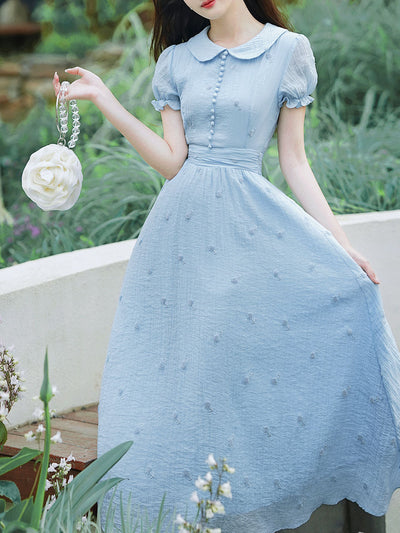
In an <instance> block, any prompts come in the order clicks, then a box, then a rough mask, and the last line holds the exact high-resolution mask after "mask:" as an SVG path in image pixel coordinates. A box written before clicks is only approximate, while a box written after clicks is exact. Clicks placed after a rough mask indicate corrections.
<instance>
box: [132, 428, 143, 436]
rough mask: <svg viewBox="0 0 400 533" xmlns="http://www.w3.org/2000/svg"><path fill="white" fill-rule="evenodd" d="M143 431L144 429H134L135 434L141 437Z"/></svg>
mask: <svg viewBox="0 0 400 533" xmlns="http://www.w3.org/2000/svg"><path fill="white" fill-rule="evenodd" d="M141 430H142V429H141V428H140V427H137V428H135V429H134V431H133V433H134V434H135V435H139V434H140V432H141Z"/></svg>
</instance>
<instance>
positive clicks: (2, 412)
mask: <svg viewBox="0 0 400 533" xmlns="http://www.w3.org/2000/svg"><path fill="white" fill-rule="evenodd" d="M7 413H8V409H7V407H6V405H5V403H4V402H0V416H2V417H5V416H7Z"/></svg>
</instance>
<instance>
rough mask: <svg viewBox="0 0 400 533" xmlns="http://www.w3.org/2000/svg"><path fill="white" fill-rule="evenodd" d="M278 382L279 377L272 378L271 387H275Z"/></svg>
mask: <svg viewBox="0 0 400 533" xmlns="http://www.w3.org/2000/svg"><path fill="white" fill-rule="evenodd" d="M278 381H279V376H278V377H276V378H272V379H271V383H272V385H276V384H277V383H278Z"/></svg>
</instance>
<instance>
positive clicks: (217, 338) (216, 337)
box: [214, 333, 220, 343]
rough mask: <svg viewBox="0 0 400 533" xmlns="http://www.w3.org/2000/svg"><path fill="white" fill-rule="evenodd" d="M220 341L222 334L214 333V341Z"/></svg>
mask: <svg viewBox="0 0 400 533" xmlns="http://www.w3.org/2000/svg"><path fill="white" fill-rule="evenodd" d="M219 341H220V334H219V333H215V335H214V343H217V342H219Z"/></svg>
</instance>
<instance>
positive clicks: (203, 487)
mask: <svg viewBox="0 0 400 533" xmlns="http://www.w3.org/2000/svg"><path fill="white" fill-rule="evenodd" d="M194 484H195V485H196V487H197V488H198V489H200V490H208V489H209V488H210V484H209V483H208V482H207V481H205V480H204V479H203V478H201V477H200V476H199V477H198V478H197V479H196V481H195V482H194Z"/></svg>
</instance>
